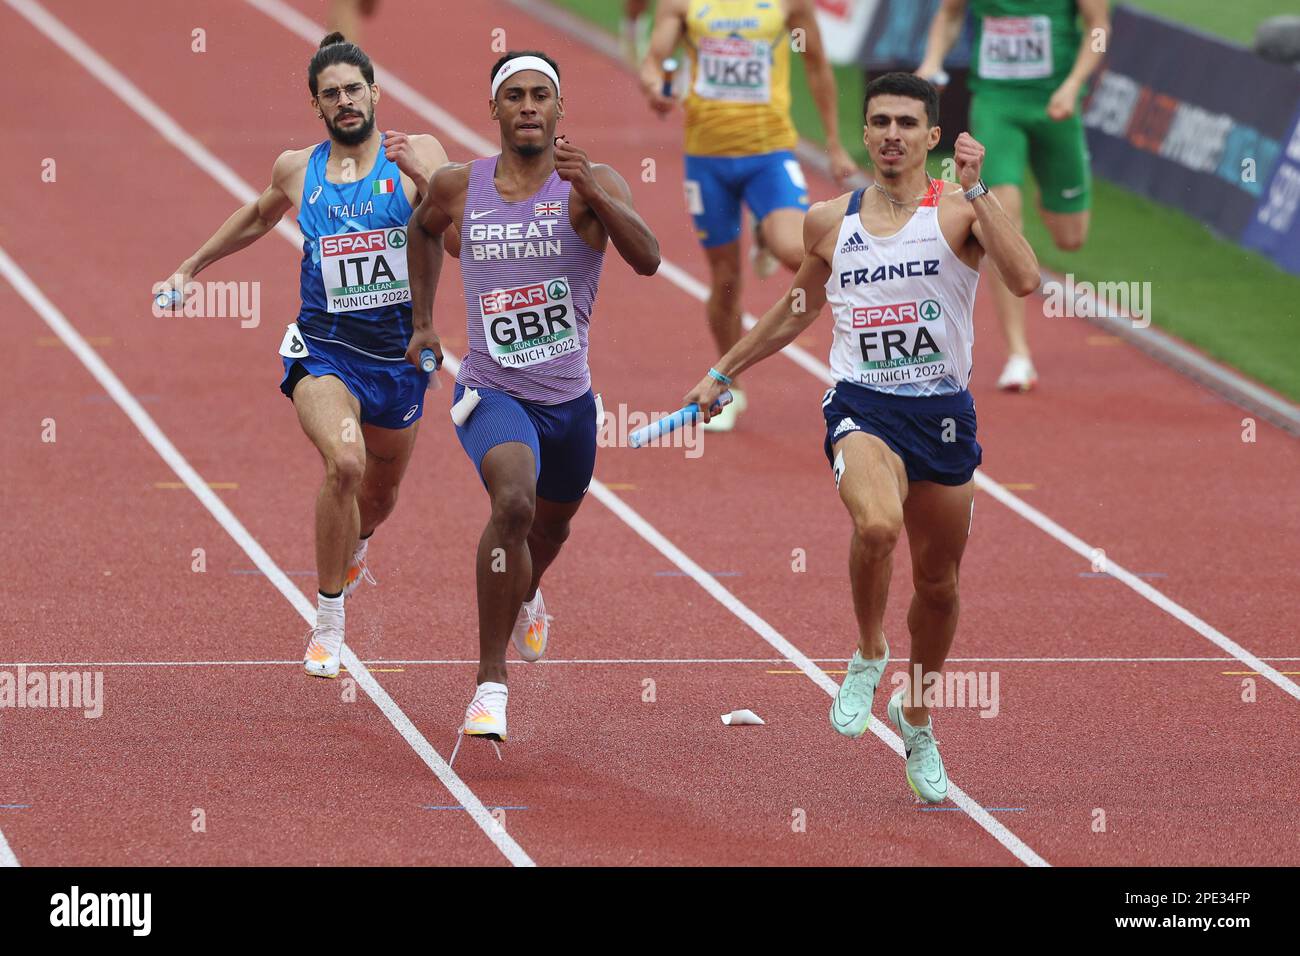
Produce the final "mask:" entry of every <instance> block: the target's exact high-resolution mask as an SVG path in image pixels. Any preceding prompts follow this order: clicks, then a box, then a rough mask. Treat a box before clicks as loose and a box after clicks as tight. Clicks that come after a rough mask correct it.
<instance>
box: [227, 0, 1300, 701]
mask: <svg viewBox="0 0 1300 956" xmlns="http://www.w3.org/2000/svg"><path fill="white" fill-rule="evenodd" d="M245 2H246V3H248V4H250V5H251V6H253V7H255V8H257V9H258V10H260V11H262V12H263V13H265V14H266V15H267V16H269V17H271V18H272V19H273V20H276V21H277V22H278V23H280V24H281V25H282V26H284V27H285V28H287V29H288V30H290V31H291V32H293V33H296V34H297V35H298V36H300V37H302V38H303V39H304V40H306V41H307V42H309V43H312V44H316V43H318V42H319V39H320V37H321V36H322V35H323V34H322V33H321V30H322V29H323V28H322V27H321V26H319V25H318V24H316V23H313V22H312V21H311V20H310V19H309V18H307V17H305V16H303V15H302V14H301V13H299V12H298V11H297V10H294V9H293V8H292V7H289V6H288V5H286V4H285V3H283V2H282V0H245ZM375 69H376V76H378V75H379V67H376V68H375ZM383 75H384V77H385V81H384V82H385V84H386V85H387V87H388V89H389V91H390V92H391V93H392V95H393V97H394V98H395V99H396V100H397V101H398V102H400V103H403V104H404V105H405V106H407V107H408V108H410V109H411V110H413V111H414V112H415V113H417V114H418V115H420V116H421V117H423V118H424V119H425V120H427V121H428V122H430V123H432V124H434V125H435V126H436V127H439V128H441V129H442V130H444V131H445V132H446V133H448V134H449V135H450V136H451V137H452V138H454V139H456V140H457V141H458V142H460V144H461V145H462V146H464V147H465V148H467V149H469V150H471V151H473V152H474V153H475V154H476V155H492V154H493V153H495V152H497V151H498V149H499V145H498V144H495V143H491V142H489V141H488V140H486V139H484V138H483V137H482V136H480V135H478V134H477V133H475V132H474V131H472V130H470V129H468V128H467V127H466V126H465V125H464V124H462V123H460V122H459V121H458V120H456V119H455V118H454V117H452V116H451V114H449V113H448V112H447V111H446V110H444V109H442V108H441V107H438V106H437V105H436V104H433V103H431V102H430V101H429V100H428V99H426V98H425V97H423V96H421V95H419V94H418V93H415V92H414V90H412V88H411V87H410V86H409V85H408V84H406V83H404V82H402V81H401V80H399V79H398V78H397V77H395V76H393V75H392V74H391V73H389V72H387V71H383ZM658 274H659V275H661V276H663V277H664V278H665V279H667V280H668V281H669V282H671V283H672V284H673V285H675V286H677V287H678V288H679V289H681V290H682V291H683V292H685V293H686V294H687V295H690V296H692V297H694V298H696V299H698V300H699V301H700V302H704V301H706V300H707V299H708V295H709V290H708V286H706V285H705V284H704V283H703V282H701V281H700V280H699V279H697V278H695V277H694V276H693V275H691V274H690V273H688V272H687V271H686V270H685V269H682V268H681V267H679V266H677V265H675V264H674V263H672V262H670V261H669V260H667V259H664V260H663V261H662V263H661V264H660V266H659V272H658ZM741 320H742V322H743V323H744V325H745V328H747V329H752V328H753V327H754V326H755V325H756V324H757V319H755V318H754V316H753V315H752V314H751V313H749V312H745V313H743V315H742V317H741ZM781 354H782V355H784V356H785V357H786V358H788V359H789V360H790V361H792V362H794V363H795V364H796V365H798V366H799V367H800V368H802V369H804V371H806V372H808V373H809V374H811V375H812V376H813V377H815V378H818V379H820V380H821V381H822V382H824V383H825V384H827V385H833V384H835V376H834V375H832V374H831V370H830V368H829V367H828V366H827V365H826V364H825V363H824V362H822V361H820V360H819V359H817V358H814V357H813V356H812V355H810V354H809V353H808V352H806V351H805V350H804V349H802V348H800V347H799V346H798V345H794V344H791V345H787V346H786V347H785V348H784V349H782V350H781ZM975 485H976V487H978V488H979V489H980V490H982V491H985V492H988V493H989V494H990V495H992V496H993V497H994V498H995V499H996V500H998V501H999V502H1001V503H1002V504H1004V505H1006V506H1007V507H1008V508H1010V509H1011V510H1012V511H1014V512H1015V513H1016V514H1018V515H1020V517H1022V518H1024V519H1025V520H1026V521H1028V522H1029V523H1030V524H1032V525H1034V527H1036V528H1038V529H1039V530H1040V531H1042V532H1043V533H1045V534H1047V535H1048V536H1049V537H1052V538H1054V539H1056V540H1057V541H1059V542H1060V543H1061V544H1063V545H1065V546H1066V547H1067V548H1069V549H1070V550H1072V551H1074V552H1075V553H1077V554H1079V555H1080V556H1082V557H1083V558H1085V559H1086V560H1087V561H1088V562H1089V567H1091V563H1092V556H1093V554H1094V553H1095V551H1096V549H1095V548H1094V547H1092V546H1090V545H1088V544H1087V543H1086V542H1084V541H1083V540H1081V539H1080V538H1078V537H1076V536H1075V535H1073V534H1071V533H1070V532H1069V531H1066V530H1065V529H1064V528H1063V527H1061V526H1060V525H1059V524H1057V523H1056V522H1055V521H1053V520H1052V519H1051V518H1049V517H1047V516H1046V515H1045V514H1043V513H1042V512H1041V511H1039V510H1038V509H1037V508H1034V507H1033V506H1031V505H1029V504H1027V503H1026V502H1024V501H1023V500H1022V499H1020V498H1018V497H1016V495H1014V494H1012V493H1011V492H1009V491H1007V490H1006V489H1005V488H1003V487H1002V485H1000V484H999V483H998V482H996V481H995V480H993V479H992V478H990V477H988V476H987V475H986V474H985V473H984V472H983V470H979V471H976V472H975ZM1106 567H1107V569H1108V570H1109V571H1110V573H1111V574H1112V576H1113V577H1115V578H1117V579H1118V580H1120V581H1122V582H1123V583H1124V584H1126V585H1127V586H1128V587H1130V588H1132V589H1133V590H1134V591H1135V592H1137V593H1138V594H1139V595H1141V596H1142V597H1144V598H1146V599H1147V600H1148V601H1150V602H1151V603H1152V604H1154V605H1155V606H1156V607H1158V608H1160V609H1161V610H1162V611H1165V612H1167V613H1168V614H1170V615H1172V616H1173V617H1174V618H1176V619H1177V620H1179V621H1181V622H1182V623H1184V624H1186V625H1187V626H1188V627H1190V628H1191V629H1192V630H1194V631H1195V632H1196V633H1198V634H1200V635H1201V636H1202V637H1204V638H1206V639H1207V640H1209V641H1210V642H1212V643H1213V644H1215V645H1217V646H1218V647H1219V648H1220V649H1221V650H1223V651H1225V652H1226V653H1228V654H1231V655H1232V656H1233V657H1235V658H1236V659H1237V660H1239V661H1241V662H1242V663H1243V664H1248V665H1249V666H1250V667H1251V668H1252V669H1253V670H1256V671H1259V673H1260V675H1261V676H1263V677H1266V678H1267V679H1268V680H1269V681H1270V682H1272V683H1273V684H1275V685H1277V686H1278V687H1280V688H1281V689H1282V690H1283V691H1285V692H1286V693H1288V694H1290V695H1291V696H1292V697H1294V698H1295V699H1296V700H1300V686H1297V685H1296V683H1295V682H1294V681H1292V680H1291V679H1290V678H1289V677H1286V676H1284V675H1283V674H1280V673H1279V672H1278V671H1277V670H1276V669H1275V668H1272V667H1269V666H1268V665H1267V664H1265V663H1264V661H1263V659H1261V658H1259V657H1257V656H1255V655H1254V654H1252V653H1251V652H1250V651H1248V650H1246V649H1245V648H1244V647H1242V646H1241V645H1240V644H1238V643H1237V642H1236V641H1233V640H1232V639H1231V638H1229V637H1227V636H1226V635H1225V634H1223V633H1222V632H1221V631H1219V630H1217V629H1216V628H1214V627H1212V626H1210V625H1209V624H1208V623H1206V622H1205V621H1203V620H1202V619H1201V618H1200V617H1198V616H1197V615H1195V614H1193V613H1192V612H1191V611H1189V610H1187V609H1186V608H1185V607H1183V606H1181V605H1180V604H1178V603H1176V602H1175V601H1173V600H1172V599H1170V598H1169V597H1167V596H1166V595H1165V594H1163V593H1162V592H1161V591H1158V590H1156V589H1155V588H1153V587H1151V586H1150V585H1149V584H1147V583H1146V582H1145V581H1142V580H1141V579H1139V578H1138V577H1136V576H1135V575H1134V574H1133V573H1132V572H1130V571H1128V570H1127V569H1125V568H1124V567H1122V566H1121V565H1119V564H1116V563H1115V562H1114V561H1113V560H1111V559H1110V557H1109V553H1108V556H1107V562H1106Z"/></svg>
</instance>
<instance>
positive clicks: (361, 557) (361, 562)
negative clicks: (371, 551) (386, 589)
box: [343, 541, 379, 597]
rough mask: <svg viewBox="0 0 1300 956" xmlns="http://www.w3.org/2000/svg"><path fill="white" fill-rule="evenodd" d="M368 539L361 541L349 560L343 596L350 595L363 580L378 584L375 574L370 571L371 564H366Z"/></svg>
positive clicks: (344, 579)
mask: <svg viewBox="0 0 1300 956" xmlns="http://www.w3.org/2000/svg"><path fill="white" fill-rule="evenodd" d="M366 544H367V542H366V541H359V542H358V543H357V549H356V550H355V551H353V552H352V557H351V558H350V559H349V560H348V570H347V573H346V575H345V576H344V578H343V596H344V597H348V596H349V595H351V594H352V592H353V591H355V590H356V589H357V588H358V587H360V585H361V582H362V581H367V582H369V583H370V584H378V583H379V582H378V581H376V580H375V576H374V575H373V574H371V573H370V566H369V565H368V564H366Z"/></svg>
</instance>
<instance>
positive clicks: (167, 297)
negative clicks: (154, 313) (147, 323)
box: [153, 289, 184, 309]
mask: <svg viewBox="0 0 1300 956" xmlns="http://www.w3.org/2000/svg"><path fill="white" fill-rule="evenodd" d="M183 299H184V296H182V295H181V293H180V291H179V290H177V289H168V290H167V291H166V292H159V293H158V294H157V295H155V296H154V297H153V304H154V308H158V309H170V308H171V307H172V306H174V305H180V304H181V302H182V300H183Z"/></svg>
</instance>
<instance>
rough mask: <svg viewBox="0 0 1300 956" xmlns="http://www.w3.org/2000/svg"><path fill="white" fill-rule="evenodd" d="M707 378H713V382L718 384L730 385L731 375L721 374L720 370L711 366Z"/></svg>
mask: <svg viewBox="0 0 1300 956" xmlns="http://www.w3.org/2000/svg"><path fill="white" fill-rule="evenodd" d="M709 378H711V379H713V380H714V381H715V382H717V383H718V384H719V385H730V384H731V376H730V375H723V374H722V373H721V372H719V371H718V370H717V369H716V368H711V369H709Z"/></svg>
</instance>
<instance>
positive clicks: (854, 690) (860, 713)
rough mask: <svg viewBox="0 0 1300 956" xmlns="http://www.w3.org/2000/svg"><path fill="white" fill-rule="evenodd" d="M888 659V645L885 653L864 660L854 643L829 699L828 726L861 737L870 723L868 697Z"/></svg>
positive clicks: (878, 681) (871, 695)
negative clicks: (837, 689) (846, 666)
mask: <svg viewBox="0 0 1300 956" xmlns="http://www.w3.org/2000/svg"><path fill="white" fill-rule="evenodd" d="M888 663H889V645H888V644H886V645H885V656H884V657H882V658H880V659H879V660H874V661H873V660H867V659H866V658H864V657H863V656H862V654H861V653H860V652H859V651H858V649H857V648H856V647H855V648H854V649H853V659H852V660H851V661H849V671H848V673H847V674H845V675H844V683H842V684H840V692H839V693H838V694H836V695H835V699H834V700H833V701H831V726H832V727H834V728H835V730H836V731H837V732H839V733H841V734H843V735H844V736H845V737H861V736H862V735H863V734H864V733H866V732H867V727H868V726H869V725H870V724H871V699H872V698H873V697H875V696H876V687H877V686H878V685H879V684H880V678H881V677H882V676H884V673H885V665H886V664H888Z"/></svg>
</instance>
